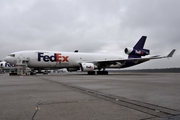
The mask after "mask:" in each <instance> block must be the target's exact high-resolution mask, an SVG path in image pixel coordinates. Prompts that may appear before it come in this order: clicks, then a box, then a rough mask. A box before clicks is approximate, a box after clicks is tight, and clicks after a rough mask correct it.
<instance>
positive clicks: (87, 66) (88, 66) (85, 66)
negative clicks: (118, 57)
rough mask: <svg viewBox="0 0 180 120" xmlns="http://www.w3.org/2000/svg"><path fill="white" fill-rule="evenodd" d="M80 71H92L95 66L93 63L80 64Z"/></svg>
mask: <svg viewBox="0 0 180 120" xmlns="http://www.w3.org/2000/svg"><path fill="white" fill-rule="evenodd" d="M80 65H81V70H82V71H84V72H88V71H94V68H95V65H94V64H93V63H81V64H80Z"/></svg>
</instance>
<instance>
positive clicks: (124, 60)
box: [94, 49, 176, 64]
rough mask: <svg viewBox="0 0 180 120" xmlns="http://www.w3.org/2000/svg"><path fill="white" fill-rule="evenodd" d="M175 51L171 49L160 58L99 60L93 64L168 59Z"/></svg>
mask: <svg viewBox="0 0 180 120" xmlns="http://www.w3.org/2000/svg"><path fill="white" fill-rule="evenodd" d="M175 51H176V50H175V49H173V50H172V51H171V52H170V53H169V54H168V55H167V56H160V55H154V56H150V57H145V58H127V59H119V60H104V61H102V60H99V61H94V63H98V64H113V63H116V62H120V63H125V62H127V61H132V62H136V61H140V62H145V61H148V60H151V59H161V58H169V57H172V56H173V54H174V52H175Z"/></svg>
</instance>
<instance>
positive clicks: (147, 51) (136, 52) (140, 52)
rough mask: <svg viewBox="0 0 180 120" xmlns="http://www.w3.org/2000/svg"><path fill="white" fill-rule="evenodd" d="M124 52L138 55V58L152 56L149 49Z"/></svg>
mask: <svg viewBox="0 0 180 120" xmlns="http://www.w3.org/2000/svg"><path fill="white" fill-rule="evenodd" d="M124 52H125V53H126V54H128V55H138V56H146V55H149V54H150V50H148V49H142V50H136V49H133V48H125V49H124Z"/></svg>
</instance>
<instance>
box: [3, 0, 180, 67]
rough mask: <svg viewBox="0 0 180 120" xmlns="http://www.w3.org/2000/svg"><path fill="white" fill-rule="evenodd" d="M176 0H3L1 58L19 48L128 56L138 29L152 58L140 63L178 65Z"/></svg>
mask: <svg viewBox="0 0 180 120" xmlns="http://www.w3.org/2000/svg"><path fill="white" fill-rule="evenodd" d="M179 12H180V0H28V1H26V0H1V1H0V59H1V60H2V59H4V57H5V56H6V55H8V54H9V53H11V52H15V51H21V50H34V49H38V50H55V51H74V50H75V49H78V50H79V51H80V52H94V53H102V54H103V53H109V54H111V53H113V54H119V55H123V56H126V55H125V53H124V48H126V47H133V46H134V45H135V43H136V42H137V41H138V40H139V38H140V37H141V36H142V35H145V36H147V40H146V45H145V48H147V49H150V50H151V54H152V55H159V54H160V55H166V54H168V53H169V52H170V51H171V50H172V49H174V48H175V49H176V53H175V54H174V56H173V58H171V59H164V60H162V59H161V60H152V61H149V62H147V63H143V64H142V65H138V66H136V67H132V68H135V69H138V68H166V67H180V52H179V48H180V14H179Z"/></svg>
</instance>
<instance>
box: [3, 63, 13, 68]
mask: <svg viewBox="0 0 180 120" xmlns="http://www.w3.org/2000/svg"><path fill="white" fill-rule="evenodd" d="M5 67H15V65H12V64H10V63H5Z"/></svg>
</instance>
